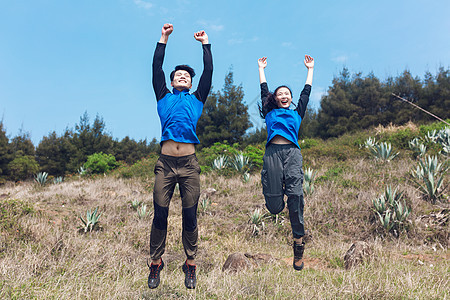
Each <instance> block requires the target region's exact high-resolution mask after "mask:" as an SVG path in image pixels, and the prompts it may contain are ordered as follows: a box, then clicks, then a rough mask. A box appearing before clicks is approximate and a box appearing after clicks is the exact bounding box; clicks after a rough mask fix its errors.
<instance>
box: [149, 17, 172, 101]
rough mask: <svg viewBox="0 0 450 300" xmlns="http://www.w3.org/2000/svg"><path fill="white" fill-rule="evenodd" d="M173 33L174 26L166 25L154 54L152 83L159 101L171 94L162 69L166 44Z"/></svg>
mask: <svg viewBox="0 0 450 300" xmlns="http://www.w3.org/2000/svg"><path fill="white" fill-rule="evenodd" d="M172 31H173V25H172V24H164V26H163V28H162V29H161V38H160V39H159V42H158V44H157V45H156V49H155V53H154V54H153V63H152V72H153V78H152V83H153V90H154V91H155V95H156V100H157V101H159V100H161V99H162V98H163V97H164V96H165V95H166V94H167V93H170V91H169V90H168V89H167V86H166V79H165V75H164V71H163V69H162V65H163V61H164V54H165V51H166V44H167V41H168V40H169V35H170V34H171V33H172Z"/></svg>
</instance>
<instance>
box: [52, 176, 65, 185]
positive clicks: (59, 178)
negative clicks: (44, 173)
mask: <svg viewBox="0 0 450 300" xmlns="http://www.w3.org/2000/svg"><path fill="white" fill-rule="evenodd" d="M63 181H64V178H63V177H62V176H58V177H55V178H53V183H54V184H59V183H62V182H63Z"/></svg>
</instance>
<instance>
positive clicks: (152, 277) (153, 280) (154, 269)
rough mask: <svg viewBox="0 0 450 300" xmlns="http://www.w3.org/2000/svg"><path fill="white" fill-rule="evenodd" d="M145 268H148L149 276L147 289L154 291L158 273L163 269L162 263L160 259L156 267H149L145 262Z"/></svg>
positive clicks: (156, 285) (152, 265)
mask: <svg viewBox="0 0 450 300" xmlns="http://www.w3.org/2000/svg"><path fill="white" fill-rule="evenodd" d="M147 266H148V267H149V268H150V275H148V287H149V288H151V289H155V288H157V287H158V285H159V281H160V280H159V273H160V272H161V270H162V269H163V268H164V262H163V260H162V258H161V262H160V263H159V264H158V265H154V264H153V263H152V264H151V265H149V264H148V261H147Z"/></svg>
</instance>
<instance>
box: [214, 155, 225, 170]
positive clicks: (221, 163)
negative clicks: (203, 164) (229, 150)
mask: <svg viewBox="0 0 450 300" xmlns="http://www.w3.org/2000/svg"><path fill="white" fill-rule="evenodd" d="M227 166H228V157H227V156H225V155H219V156H218V157H216V159H214V161H213V164H212V168H213V170H223V169H225V168H226V167H227Z"/></svg>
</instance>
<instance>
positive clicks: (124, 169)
mask: <svg viewBox="0 0 450 300" xmlns="http://www.w3.org/2000/svg"><path fill="white" fill-rule="evenodd" d="M157 160H158V155H157V154H150V155H149V156H148V157H146V158H143V159H141V160H138V161H137V162H135V163H134V164H132V165H126V164H124V165H122V166H120V167H119V168H118V169H117V170H116V171H115V173H116V174H118V176H120V177H122V178H132V177H137V178H141V179H148V178H150V177H153V176H154V170H155V165H156V161H157Z"/></svg>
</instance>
